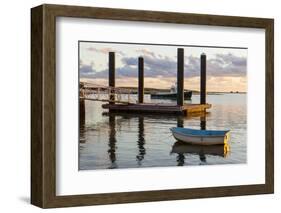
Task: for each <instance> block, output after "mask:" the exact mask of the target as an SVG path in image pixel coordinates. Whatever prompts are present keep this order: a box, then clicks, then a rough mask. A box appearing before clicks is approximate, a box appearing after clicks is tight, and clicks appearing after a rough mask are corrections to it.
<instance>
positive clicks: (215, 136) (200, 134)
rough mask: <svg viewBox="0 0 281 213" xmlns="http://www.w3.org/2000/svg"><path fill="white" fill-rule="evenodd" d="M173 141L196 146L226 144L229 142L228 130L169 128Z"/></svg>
mask: <svg viewBox="0 0 281 213" xmlns="http://www.w3.org/2000/svg"><path fill="white" fill-rule="evenodd" d="M171 131H172V134H173V136H174V138H175V139H177V140H178V141H182V142H185V143H190V144H197V145H218V144H226V143H227V141H228V140H229V130H197V129H189V128H182V127H173V128H171Z"/></svg>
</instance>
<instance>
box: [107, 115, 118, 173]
mask: <svg viewBox="0 0 281 213" xmlns="http://www.w3.org/2000/svg"><path fill="white" fill-rule="evenodd" d="M109 124H110V125H109V126H110V128H109V141H108V147H109V149H108V150H107V152H108V156H109V159H110V162H111V165H110V167H109V169H115V168H117V164H116V153H115V151H116V149H117V147H116V142H117V140H116V130H115V126H116V124H115V116H114V115H109Z"/></svg>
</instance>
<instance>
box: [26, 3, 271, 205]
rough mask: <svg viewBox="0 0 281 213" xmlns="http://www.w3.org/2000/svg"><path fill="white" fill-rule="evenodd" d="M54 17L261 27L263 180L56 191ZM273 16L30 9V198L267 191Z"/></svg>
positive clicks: (93, 200)
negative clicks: (146, 188) (149, 188)
mask: <svg viewBox="0 0 281 213" xmlns="http://www.w3.org/2000/svg"><path fill="white" fill-rule="evenodd" d="M56 17H73V18H90V19H91V18H95V19H109V20H126V21H143V22H158V23H177V24H194V25H210V26H230V27H247V28H261V29H265V34H266V41H265V44H266V50H265V51H266V53H265V55H266V58H265V61H266V69H265V70H266V73H265V76H266V78H265V79H266V82H265V83H266V106H265V107H266V116H265V117H266V119H265V124H266V130H265V131H266V137H265V143H266V146H265V156H266V159H265V165H266V168H265V184H258V185H241V186H221V187H208V188H192V189H171V190H157V191H136V192H122V193H102V194H86V195H83V194H81V195H69V196H57V195H56V68H55V64H56V40H55V38H56ZM273 30H274V21H273V19H264V18H248V17H233V16H217V15H199V14H185V13H171V12H155V11H141V10H126V9H109V8H94V7H80V6H64V5H41V6H38V7H35V8H32V9H31V203H32V204H33V205H36V206H39V207H42V208H52V207H66V206H83V205H100V204H115V203H132V202H148V201H164V200H179V199H190V198H208V197H219V196H237V195H253V194H267V193H273V191H274V31H273Z"/></svg>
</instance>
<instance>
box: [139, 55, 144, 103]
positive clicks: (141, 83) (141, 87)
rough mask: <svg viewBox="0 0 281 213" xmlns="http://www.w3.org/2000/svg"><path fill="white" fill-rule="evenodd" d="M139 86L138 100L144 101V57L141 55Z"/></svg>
mask: <svg viewBox="0 0 281 213" xmlns="http://www.w3.org/2000/svg"><path fill="white" fill-rule="evenodd" d="M138 68H139V76H138V77H139V79H138V81H139V87H138V102H139V103H143V99H144V62H143V57H139V64H138Z"/></svg>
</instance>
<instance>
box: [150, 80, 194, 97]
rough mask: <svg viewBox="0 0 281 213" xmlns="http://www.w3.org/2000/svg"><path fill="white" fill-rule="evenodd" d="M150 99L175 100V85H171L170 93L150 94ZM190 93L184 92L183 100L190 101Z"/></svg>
mask: <svg viewBox="0 0 281 213" xmlns="http://www.w3.org/2000/svg"><path fill="white" fill-rule="evenodd" d="M150 97H151V98H152V99H171V100H175V99H177V84H174V85H172V87H171V88H170V92H166V93H164V92H161V93H152V94H151V95H150ZM191 97H192V91H184V100H191Z"/></svg>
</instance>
